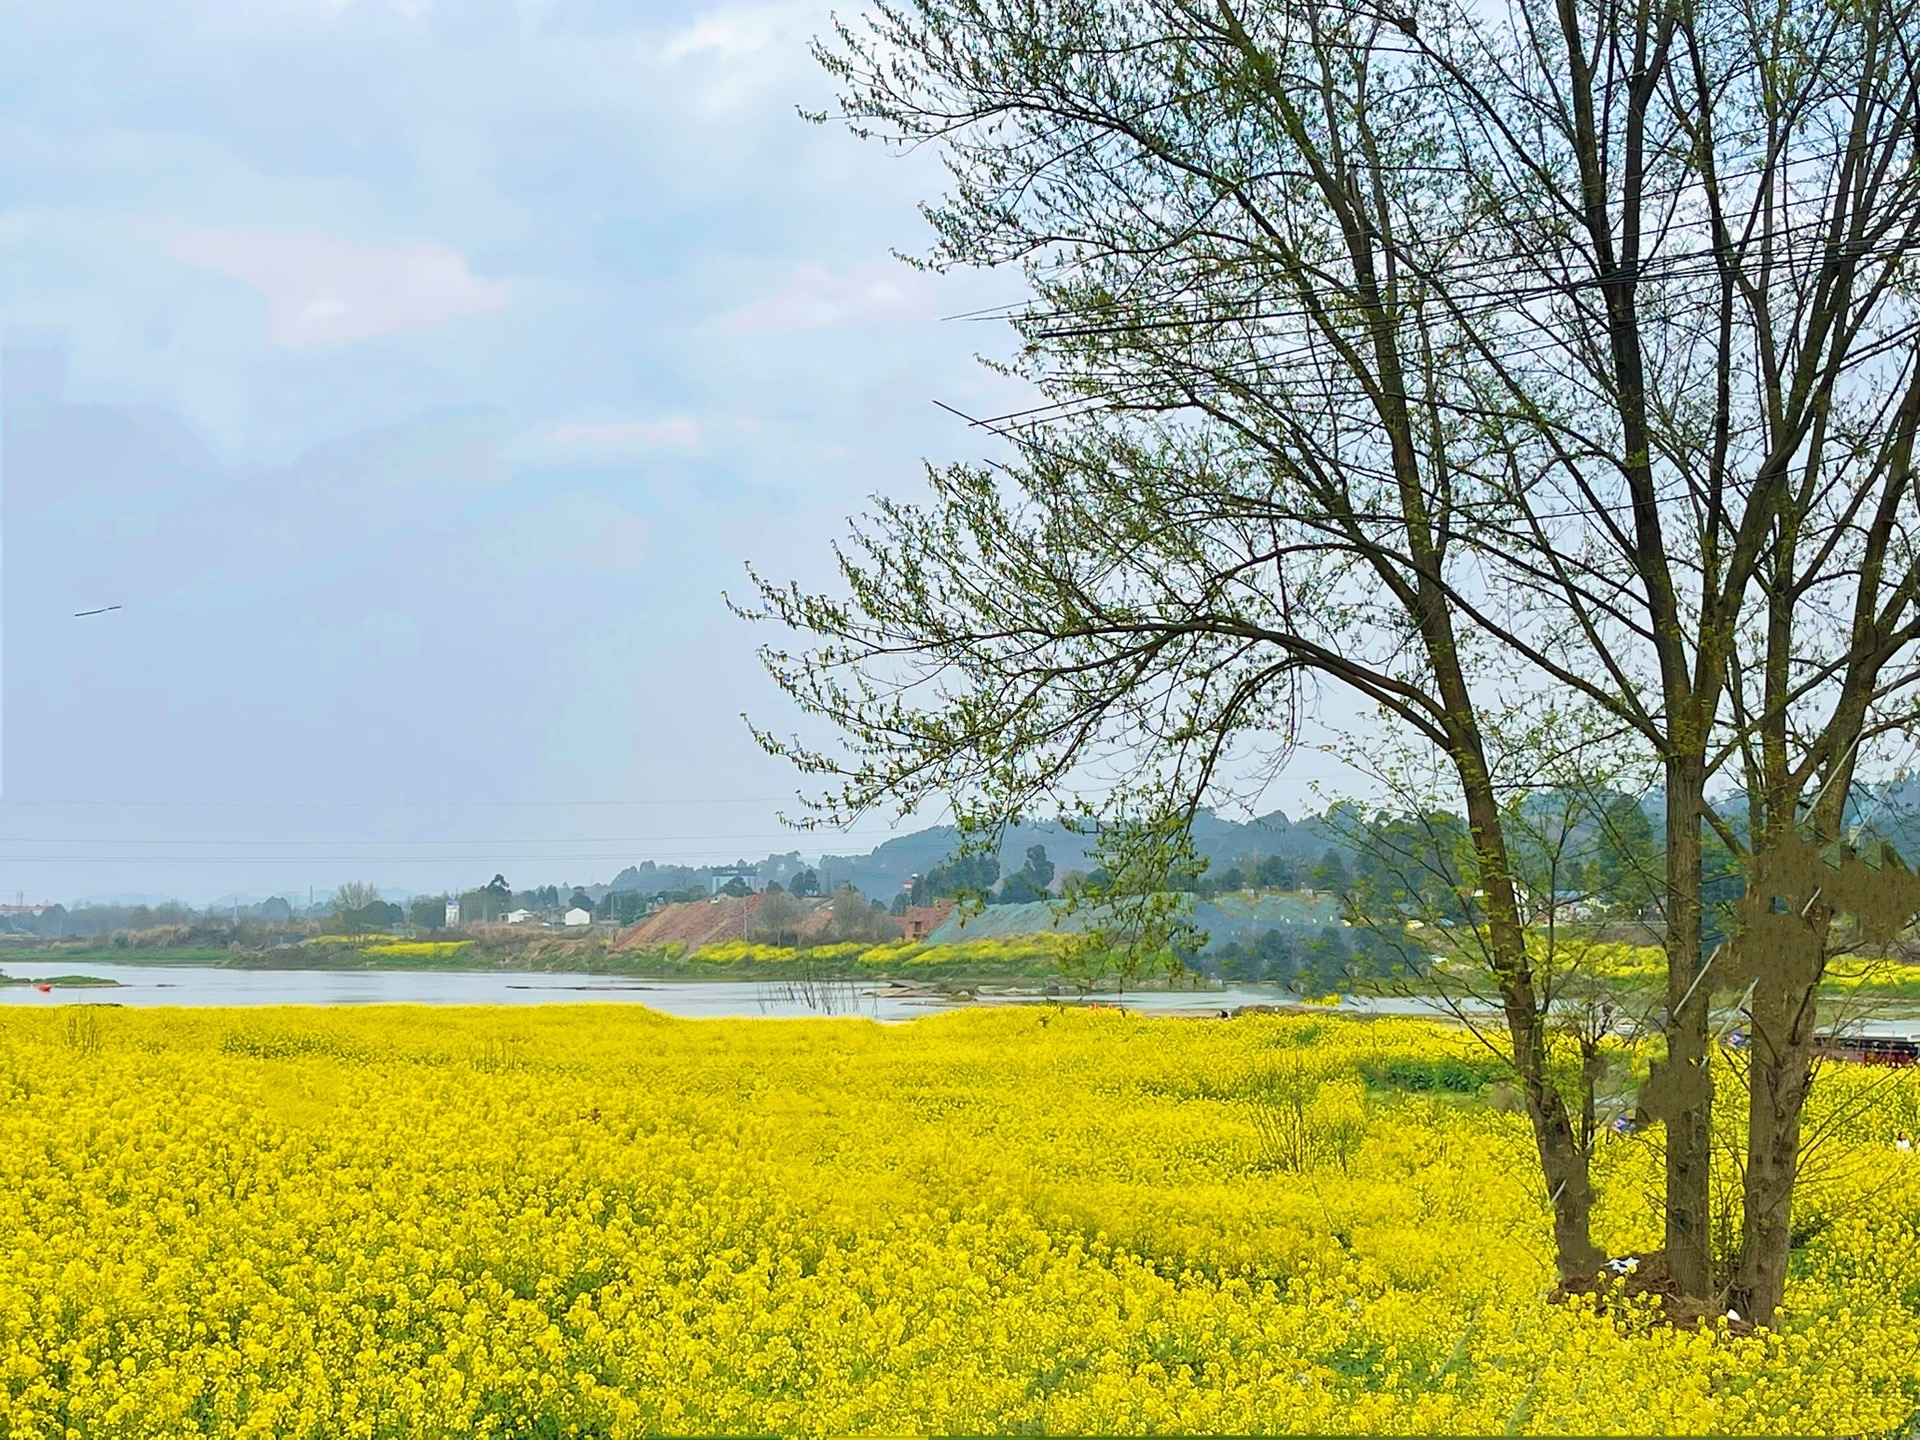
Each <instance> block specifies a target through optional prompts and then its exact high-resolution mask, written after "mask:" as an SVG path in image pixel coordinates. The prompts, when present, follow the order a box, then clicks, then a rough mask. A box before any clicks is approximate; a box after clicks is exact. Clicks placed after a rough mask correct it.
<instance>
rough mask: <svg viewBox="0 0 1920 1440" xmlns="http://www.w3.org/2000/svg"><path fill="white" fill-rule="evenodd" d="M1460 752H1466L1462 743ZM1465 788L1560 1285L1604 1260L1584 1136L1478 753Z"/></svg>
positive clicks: (1584, 1277) (1581, 1277) (1464, 769)
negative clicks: (1555, 1054)
mask: <svg viewBox="0 0 1920 1440" xmlns="http://www.w3.org/2000/svg"><path fill="white" fill-rule="evenodd" d="M1461 749H1462V751H1467V750H1469V747H1468V746H1464V745H1463V746H1462V747H1461ZM1460 769H1461V776H1462V779H1463V780H1464V781H1465V782H1466V786H1465V788H1466V791H1467V825H1468V829H1469V830H1470V831H1471V833H1472V835H1473V841H1474V847H1475V849H1476V851H1477V852H1478V858H1479V863H1480V872H1481V874H1480V879H1481V886H1482V888H1483V889H1484V890H1485V892H1486V899H1487V922H1488V923H1487V930H1488V940H1489V945H1490V949H1491V951H1492V955H1493V970H1494V974H1495V978H1496V979H1497V981H1498V982H1499V986H1500V998H1501V1002H1502V1008H1503V1009H1504V1011H1505V1014H1506V1020H1507V1034H1508V1038H1509V1040H1510V1041H1511V1043H1512V1045H1513V1064H1514V1069H1515V1071H1516V1072H1517V1073H1518V1076H1519V1079H1520V1089H1521V1093H1522V1095H1523V1096H1524V1097H1525V1102H1526V1107H1527V1118H1528V1120H1529V1121H1531V1122H1532V1125H1533V1139H1534V1145H1535V1148H1536V1149H1537V1150H1538V1152H1539V1156H1540V1170H1541V1175H1542V1178H1543V1179H1544V1180H1545V1181H1546V1186H1547V1198H1548V1203H1549V1204H1550V1206H1551V1207H1552V1209H1553V1258H1554V1268H1555V1271H1556V1272H1557V1274H1558V1276H1559V1278H1560V1280H1561V1281H1562V1282H1563V1283H1568V1284H1571V1283H1574V1282H1579V1281H1590V1280H1592V1279H1593V1278H1594V1276H1595V1275H1596V1274H1597V1273H1598V1272H1599V1269H1600V1264H1601V1261H1602V1259H1603V1258H1604V1257H1602V1255H1601V1254H1600V1251H1599V1250H1598V1249H1597V1248H1596V1247H1595V1246H1594V1243H1593V1182H1592V1178H1591V1155H1590V1153H1589V1151H1588V1149H1587V1144H1586V1141H1585V1140H1583V1138H1582V1137H1581V1136H1579V1135H1577V1134H1576V1133H1575V1132H1574V1128H1573V1122H1572V1121H1571V1119H1570V1118H1569V1117H1568V1114H1567V1104H1566V1100H1565V1098H1564V1097H1563V1096H1562V1095H1561V1094H1560V1092H1559V1091H1558V1090H1556V1089H1555V1088H1554V1085H1553V1079H1552V1076H1551V1075H1550V1074H1549V1073H1548V1070H1547V1026H1546V1017H1545V1016H1544V1015H1543V1014H1542V1013H1541V1010H1540V1001H1539V996H1538V994H1537V993H1536V991H1535V989H1534V985H1533V974H1532V968H1531V966H1530V965H1529V963H1528V960H1527V951H1526V930H1525V927H1524V926H1522V925H1521V923H1520V911H1519V904H1518V899H1517V897H1516V896H1515V894H1514V889H1513V877H1512V875H1511V874H1510V873H1509V872H1508V870H1507V864H1506V853H1507V851H1506V840H1505V835H1504V833H1503V827H1502V825H1501V823H1500V810H1499V804H1498V802H1497V800H1496V799H1495V797H1494V795H1493V793H1492V790H1491V788H1490V787H1488V786H1486V785H1485V784H1484V782H1483V780H1482V777H1483V776H1484V774H1485V768H1484V762H1483V761H1481V759H1480V757H1479V755H1478V752H1477V750H1473V751H1472V752H1471V758H1470V759H1469V760H1468V762H1467V763H1465V764H1462V765H1461V767H1460Z"/></svg>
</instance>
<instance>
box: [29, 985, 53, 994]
mask: <svg viewBox="0 0 1920 1440" xmlns="http://www.w3.org/2000/svg"><path fill="white" fill-rule="evenodd" d="M33 988H34V989H36V990H38V991H39V992H40V993H41V994H42V995H51V994H52V993H53V986H51V985H36V986H34V987H33Z"/></svg>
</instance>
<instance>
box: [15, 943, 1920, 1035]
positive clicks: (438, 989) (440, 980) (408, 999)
mask: <svg viewBox="0 0 1920 1440" xmlns="http://www.w3.org/2000/svg"><path fill="white" fill-rule="evenodd" d="M4 970H5V973H6V974H8V975H10V976H12V977H14V978H15V979H26V980H33V979H36V978H46V977H49V976H54V975H70V974H81V975H93V976H97V977H98V978H100V979H102V980H117V981H119V982H120V983H119V984H118V986H116V987H113V988H107V987H104V986H65V985H55V986H54V987H53V989H52V990H51V991H41V990H37V989H35V988H34V987H33V986H32V985H0V1005H24V1006H31V1005H143V1006H145V1005H196V1006H201V1005H214V1006H244V1005H581V1004H623V1005H645V1006H647V1007H648V1008H650V1009H653V1010H659V1011H662V1012H663V1013H665V1014H668V1015H678V1016H682V1017H684V1018H686V1019H690V1020H692V1019H719V1018H724V1017H729V1016H770V1017H788V1018H795V1017H807V1016H820V1015H859V1016H865V1017H867V1018H870V1019H874V1020H887V1021H896V1020H911V1019H914V1018H915V1017H916V1016H920V1015H930V1014H933V1013H936V1012H938V1011H941V1010H951V1009H954V1008H955V1007H956V1006H959V1005H965V1004H977V1005H1022V1004H1026V1005H1030V1004H1035V1003H1041V1002H1040V997H1037V996H1032V995H1006V996H1000V995H986V996H982V997H981V998H980V999H978V1000H975V1001H965V1000H950V999H947V998H945V997H943V996H938V995H888V994H884V993H877V992H876V991H875V989H874V987H873V986H872V985H870V984H866V983H844V982H835V983H830V984H827V985H824V986H816V987H813V988H812V989H810V990H808V989H804V988H802V987H800V986H796V985H788V984H786V983H784V982H772V983H765V982H756V981H744V980H733V981H728V980H717V981H716V980H630V979H626V978H623V977H621V976H617V975H559V974H547V975H542V974H525V973H520V974H513V973H505V972H501V971H473V972H465V971H445V970H430V971H428V970H220V969H216V968H214V967H212V966H204V965H102V964H95V963H93V962H91V961H72V960H69V961H67V962H65V963H64V964H63V963H60V962H58V961H55V962H51V963H41V962H27V961H24V960H12V959H9V960H8V961H7V962H6V964H5V966H4ZM1296 998H1297V997H1295V996H1293V995H1292V994H1291V993H1290V992H1288V991H1286V990H1284V989H1282V988H1280V987H1279V986H1273V985H1228V986H1223V987H1221V988H1220V989H1217V990H1174V991H1165V990H1160V991H1141V992H1140V993H1138V994H1133V995H1110V994H1109V995H1095V996H1089V997H1086V999H1084V1000H1076V999H1075V998H1073V997H1071V996H1063V997H1061V1000H1062V1003H1064V1004H1105V1005H1113V1004H1119V1005H1124V1006H1125V1007H1126V1008H1127V1009H1129V1010H1138V1011H1140V1012H1142V1013H1143V1014H1149V1015H1217V1014H1219V1013H1220V1012H1221V1011H1222V1010H1227V1011H1231V1010H1233V1009H1234V1008H1235V1007H1237V1006H1240V1005H1278V1004H1287V1003H1289V1002H1291V1001H1294V1000H1295V999H1296ZM1326 1008H1327V1011H1328V1013H1330V1014H1346V1015H1414V1016H1433V1017H1444V1016H1445V1015H1446V1014H1447V1013H1448V1012H1447V1011H1446V1009H1445V1007H1444V1006H1442V1005H1440V1004H1439V1003H1438V1002H1436V1001H1431V1000H1419V999H1412V998H1407V997H1393V998H1382V999H1355V998H1353V997H1351V996H1349V997H1348V998H1347V999H1345V1000H1344V1001H1342V1002H1341V1004H1340V1005H1339V1006H1338V1007H1334V1006H1328V1007H1326ZM1467 1008H1469V1009H1473V1008H1479V1007H1467ZM1486 1013H1487V1014H1488V1015H1489V1017H1490V1018H1491V1016H1492V1015H1493V1013H1494V1012H1492V1011H1490V1010H1489V1011H1487V1012H1486ZM1846 1029H1847V1030H1849V1031H1850V1032H1853V1033H1856V1034H1866V1035H1902V1036H1905V1035H1917V1034H1920V1017H1915V1016H1911V1015H1906V1014H1888V1013H1887V1012H1885V1011H1882V1012H1881V1014H1880V1015H1879V1016H1877V1017H1875V1018H1873V1019H1852V1020H1851V1021H1850V1023H1848V1024H1847V1026H1846Z"/></svg>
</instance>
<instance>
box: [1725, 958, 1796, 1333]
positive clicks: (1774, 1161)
mask: <svg viewBox="0 0 1920 1440" xmlns="http://www.w3.org/2000/svg"><path fill="white" fill-rule="evenodd" d="M1789 1003H1791V1002H1789ZM1767 1009H1769V1010H1776V1007H1775V1006H1772V1005H1769V1006H1768V1007H1767ZM1777 1010H1778V1013H1775V1014H1773V1015H1768V1016H1765V1017H1762V1016H1761V1015H1759V1014H1756V1015H1755V1016H1754V1027H1753V1042H1752V1043H1753V1050H1752V1056H1753V1060H1752V1066H1751V1069H1750V1071H1749V1087H1748V1098H1747V1127H1748V1128H1747V1173H1746V1179H1745V1183H1744V1186H1743V1193H1742V1199H1743V1201H1744V1207H1745V1211H1746V1214H1745V1217H1744V1219H1743V1220H1742V1223H1741V1232H1740V1261H1739V1264H1738V1266H1737V1267H1736V1269H1735V1271H1734V1276H1733V1284H1732V1286H1731V1287H1730V1289H1729V1291H1728V1303H1729V1304H1730V1305H1731V1306H1732V1308H1733V1309H1735V1310H1737V1311H1738V1312H1739V1314H1740V1318H1741V1319H1743V1320H1750V1321H1752V1322H1753V1323H1754V1324H1756V1325H1770V1324H1772V1323H1773V1317H1774V1312H1775V1311H1776V1310H1777V1309H1778V1308H1779V1305H1780V1298H1781V1296H1782V1295H1783V1294H1784V1293H1785V1291H1786V1288H1787V1261H1788V1258H1789V1255H1790V1252H1791V1250H1792V1248H1793V1188H1794V1181H1795V1180H1796V1179H1797V1178H1798V1176H1799V1170H1800V1117H1801V1114H1802V1111H1803V1109H1804V1107H1805V1103H1806V1097H1807V1088H1808V1085H1809V1084H1810V1082H1811V1081H1812V1079H1813V1031H1814V1014H1815V1009H1814V1004H1813V995H1812V991H1811V989H1807V990H1805V991H1803V993H1802V996H1801V1002H1800V1003H1799V1004H1798V1005H1797V1006H1794V1007H1793V1008H1792V1009H1791V1011H1788V1009H1787V1007H1786V1006H1784V1005H1783V1006H1780V1007H1777Z"/></svg>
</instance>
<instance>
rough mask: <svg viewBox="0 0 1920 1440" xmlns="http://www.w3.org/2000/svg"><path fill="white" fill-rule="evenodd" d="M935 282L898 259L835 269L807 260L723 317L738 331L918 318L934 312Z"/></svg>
mask: <svg viewBox="0 0 1920 1440" xmlns="http://www.w3.org/2000/svg"><path fill="white" fill-rule="evenodd" d="M932 292H933V287H932V286H931V285H930V284H929V283H928V281H927V278H926V277H925V276H924V275H921V274H919V273H918V272H916V271H912V270H909V269H907V268H906V266H904V265H902V264H900V263H899V262H897V261H895V262H890V263H886V264H867V265H861V266H858V267H856V268H855V269H853V270H850V271H846V272H844V273H839V274H836V273H835V272H833V271H831V270H829V269H827V268H826V267H825V266H824V265H815V264H806V265H802V266H800V268H799V269H798V270H796V271H795V272H794V277H793V279H792V280H791V281H789V282H788V283H787V284H785V285H783V286H781V287H780V289H778V290H776V291H774V292H773V294H771V295H768V296H765V297H764V298H762V299H759V300H755V301H753V302H752V303H751V304H748V305H743V306H741V307H740V308H739V309H738V310H734V311H731V312H729V313H728V314H726V315H724V316H722V317H721V319H720V329H721V330H723V331H725V332H727V333H728V334H733V335H756V334H766V333H768V332H770V331H778V330H824V329H829V328H831V327H834V326H839V325H866V324H871V323H873V322H875V321H882V320H918V319H923V318H925V317H926V316H928V315H931V314H932V313H933V293H932Z"/></svg>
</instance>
